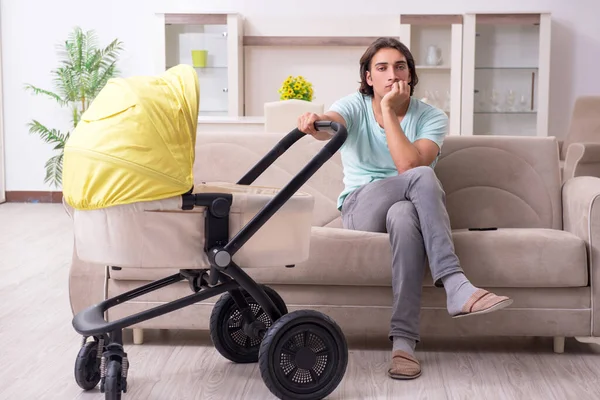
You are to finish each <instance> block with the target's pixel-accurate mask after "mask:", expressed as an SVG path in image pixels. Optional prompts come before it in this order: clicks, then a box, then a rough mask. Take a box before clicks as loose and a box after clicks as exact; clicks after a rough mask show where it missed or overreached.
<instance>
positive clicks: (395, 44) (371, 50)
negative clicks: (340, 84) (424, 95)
mask: <svg viewBox="0 0 600 400" xmlns="http://www.w3.org/2000/svg"><path fill="white" fill-rule="evenodd" d="M386 48H390V49H396V50H398V51H399V52H400V53H402V54H403V55H404V57H406V63H407V64H408V70H409V71H410V77H411V79H410V83H409V84H408V85H409V86H410V95H411V96H412V94H413V93H414V91H415V86H417V83H418V82H419V77H418V76H417V70H416V68H415V59H414V57H413V55H412V53H411V52H410V50H408V47H406V46H405V45H404V44H403V43H402V42H400V41H399V40H398V39H394V38H390V37H382V38H379V39H377V40H376V41H374V42H373V43H372V44H371V45H370V46H369V47H368V48H367V50H366V51H365V52H364V54H363V55H362V57H361V58H360V88H359V89H358V90H359V91H360V92H361V93H362V94H364V95H367V96H373V94H374V93H373V87H371V86H369V84H368V83H367V71H369V72H370V71H371V61H372V60H373V56H374V55H375V53H377V52H378V51H379V50H381V49H386Z"/></svg>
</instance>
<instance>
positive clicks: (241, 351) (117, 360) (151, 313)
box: [72, 121, 348, 399]
mask: <svg viewBox="0 0 600 400" xmlns="http://www.w3.org/2000/svg"><path fill="white" fill-rule="evenodd" d="M315 128H316V129H319V130H320V129H321V128H332V129H333V130H334V131H335V134H334V136H333V137H332V138H331V139H330V140H329V142H328V143H327V144H326V145H325V146H324V147H323V148H322V149H321V150H320V151H319V152H318V154H317V155H316V156H315V157H314V158H313V159H312V160H311V161H310V162H309V163H308V164H307V165H306V166H305V167H304V168H303V169H302V170H301V171H300V172H299V173H298V174H297V175H296V176H294V177H293V178H292V179H291V180H290V182H289V183H288V184H287V185H286V186H285V187H283V188H282V189H281V190H280V191H279V192H278V193H277V194H276V195H275V196H274V197H273V198H272V199H271V200H270V201H269V202H268V203H267V204H266V205H265V206H264V207H263V208H262V209H261V210H260V211H259V212H258V213H257V214H256V215H255V216H254V217H253V218H252V219H251V220H250V221H249V222H248V223H247V224H246V225H245V226H244V227H242V229H241V230H240V231H239V232H238V233H237V234H236V235H235V236H234V237H233V238H232V239H231V240H229V211H230V208H231V205H232V195H231V194H226V193H200V194H193V193H192V191H193V189H192V190H190V191H189V192H188V193H185V194H183V195H182V209H183V210H191V209H193V208H194V207H205V211H204V217H205V236H204V240H205V243H204V251H205V253H206V254H207V257H208V260H209V263H210V268H208V269H182V270H180V271H179V273H177V274H173V275H171V276H168V277H165V278H163V279H160V280H156V281H154V282H151V283H149V284H146V285H143V286H141V287H139V288H136V289H133V290H130V291H128V292H126V293H122V294H120V295H118V296H115V297H112V298H109V299H106V300H104V301H102V302H100V303H98V304H96V305H93V306H91V307H88V308H86V309H85V310H83V311H81V312H80V313H78V314H77V315H75V316H74V318H73V321H72V324H73V327H74V329H75V331H77V333H79V334H81V335H82V336H83V342H82V347H81V349H80V351H79V354H78V357H77V359H76V363H75V379H76V381H77V383H78V384H79V386H80V387H81V388H82V389H84V390H91V389H93V388H94V387H96V385H97V384H98V383H99V382H100V383H101V385H100V390H101V392H103V393H105V398H106V399H120V398H121V393H124V392H127V375H128V370H129V359H128V357H127V353H126V352H125V351H124V348H123V336H122V330H123V329H124V328H127V327H130V326H132V325H135V324H138V323H140V322H143V321H146V320H149V319H152V318H155V317H159V316H161V315H164V314H167V313H170V312H173V311H176V310H179V309H181V308H184V307H187V306H190V305H192V304H195V303H197V302H200V301H203V300H206V299H209V298H211V297H214V296H216V295H222V296H221V298H220V299H219V301H218V302H217V303H216V304H215V306H214V308H213V312H212V315H211V321H210V328H211V329H210V333H211V338H212V340H213V343H214V345H215V347H216V349H217V350H218V351H219V352H220V353H221V354H222V355H223V356H224V357H226V358H228V359H229V360H231V361H234V362H256V361H258V362H259V365H260V371H261V375H262V378H263V380H264V382H265V384H266V385H267V387H269V389H270V390H271V392H272V393H273V394H274V395H275V396H277V397H279V398H281V399H283V398H286V399H288V398H293V399H320V398H323V397H326V396H327V395H329V394H330V393H331V392H333V390H335V388H336V387H337V386H338V385H339V383H340V382H341V380H342V378H343V376H344V374H345V370H346V367H347V362H348V348H347V343H346V339H345V337H344V335H343V333H342V331H341V329H340V328H339V326H338V325H337V324H336V323H335V322H334V321H333V320H332V319H331V318H329V317H328V316H326V315H324V314H322V313H320V312H317V311H313V310H299V311H294V312H291V313H288V311H287V307H286V305H285V302H284V301H283V300H282V299H281V297H279V295H278V294H277V293H276V292H275V291H274V290H273V289H271V288H269V287H267V286H265V285H259V284H258V283H257V282H256V281H254V280H253V279H252V278H251V277H250V276H249V275H248V274H247V273H246V272H244V270H243V269H242V268H241V267H240V266H238V265H236V264H235V263H234V262H233V261H232V258H233V255H234V254H235V253H236V252H237V251H238V250H239V249H240V248H241V247H242V246H243V245H244V244H245V243H246V242H247V241H248V240H249V239H250V238H251V237H252V235H254V234H255V233H256V232H257V231H258V230H259V229H260V228H261V227H262V226H263V225H264V224H265V223H266V222H267V221H268V220H269V218H270V217H271V216H273V214H275V213H276V212H277V210H279V208H280V207H281V206H283V204H284V203H285V202H286V201H287V200H288V199H290V197H292V195H293V194H294V193H295V192H296V191H298V190H299V189H300V188H301V187H302V185H304V183H305V182H306V181H308V179H309V178H310V177H311V176H312V175H313V174H314V173H315V172H316V171H317V170H318V169H319V168H320V167H321V166H322V165H323V164H324V163H325V162H326V161H327V160H329V159H330V158H331V157H332V156H333V155H334V154H335V153H336V152H337V151H338V150H339V148H340V147H341V146H342V145H343V143H344V142H345V140H346V138H347V132H346V129H345V127H344V126H343V125H340V124H338V123H336V122H332V121H319V122H316V123H315ZM304 136H305V134H304V133H303V132H301V131H299V130H298V129H294V130H293V131H291V132H290V133H289V134H287V135H286V136H285V137H283V138H282V139H281V140H280V141H279V142H278V143H277V144H276V145H275V146H274V147H273V149H272V150H271V151H270V152H269V153H267V154H266V155H265V156H264V157H263V158H262V159H261V160H260V161H259V162H258V163H257V164H256V165H255V166H254V167H253V168H252V169H251V170H250V171H248V172H247V173H246V174H245V175H244V176H243V177H242V178H241V179H240V180H239V181H238V184H241V185H250V184H252V183H253V182H254V181H255V180H256V179H257V178H258V177H259V176H260V175H261V174H262V173H263V172H264V171H265V170H266V169H267V168H268V167H269V166H270V165H271V164H272V163H273V162H274V161H275V160H276V159H277V158H279V157H280V156H281V155H282V154H283V153H285V151H286V150H287V149H289V148H290V147H291V146H292V145H293V144H294V143H295V142H297V141H298V140H299V139H301V138H302V137H304ZM286 267H293V265H288V266H286ZM113 268H115V267H113ZM116 268H119V267H116ZM183 280H187V281H188V283H189V285H190V288H191V290H192V292H193V294H191V295H188V296H185V297H182V298H180V299H177V300H174V301H171V302H169V303H166V304H161V305H158V306H156V307H154V308H152V309H150V310H146V311H142V312H139V313H137V314H134V315H130V316H127V317H124V318H121V319H118V320H116V321H111V322H108V321H107V320H106V319H105V313H106V311H107V310H109V309H110V308H112V307H115V306H117V305H119V304H122V303H124V302H127V301H129V300H132V299H135V298H137V297H140V296H142V295H144V294H147V293H150V292H153V291H155V290H159V289H161V288H164V287H167V286H169V285H172V284H174V283H177V282H180V281H183ZM232 321H233V322H232ZM232 323H233V325H237V326H233V327H232V326H231V324H232ZM269 325H270V326H269ZM237 331H241V332H240V333H238V332H237ZM241 333H243V335H245V336H244V338H243V339H241V336H240V334H241ZM298 335H302V336H298ZM90 337H93V341H88V339H89V338H90ZM299 337H303V340H301V342H302V341H303V343H298V340H299V339H298V338H299ZM240 340H242V341H243V343H240ZM282 359H283V360H284V362H282V361H281V360H282ZM283 364H285V365H283Z"/></svg>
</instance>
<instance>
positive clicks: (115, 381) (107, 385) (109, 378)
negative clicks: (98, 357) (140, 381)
mask: <svg viewBox="0 0 600 400" xmlns="http://www.w3.org/2000/svg"><path fill="white" fill-rule="evenodd" d="M122 386H123V385H122V367H121V363H120V362H119V361H118V360H110V361H109V362H108V366H107V368H106V377H105V381H104V398H105V400H120V399H121V392H122V391H123V387H122Z"/></svg>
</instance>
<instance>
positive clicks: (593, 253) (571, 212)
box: [562, 176, 600, 336]
mask: <svg viewBox="0 0 600 400" xmlns="http://www.w3.org/2000/svg"><path fill="white" fill-rule="evenodd" d="M562 198H563V229H564V230H565V231H567V232H571V233H573V234H574V235H576V236H578V237H580V238H581V239H583V240H584V241H585V243H586V247H587V249H588V263H589V269H588V272H589V282H590V286H591V290H592V298H591V303H592V331H591V332H590V335H591V336H600V178H596V177H591V176H580V177H575V178H572V179H570V180H568V181H567V182H566V183H565V184H564V186H563V192H562Z"/></svg>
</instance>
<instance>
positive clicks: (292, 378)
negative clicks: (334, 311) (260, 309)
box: [258, 310, 348, 400]
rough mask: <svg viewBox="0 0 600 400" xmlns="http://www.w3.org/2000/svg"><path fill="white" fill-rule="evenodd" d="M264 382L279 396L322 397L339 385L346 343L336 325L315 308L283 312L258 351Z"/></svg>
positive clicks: (346, 349) (343, 370) (343, 366)
mask: <svg viewBox="0 0 600 400" xmlns="http://www.w3.org/2000/svg"><path fill="white" fill-rule="evenodd" d="M258 362H259V367H260V373H261V375H262V378H263V380H264V382H265V385H266V386H267V387H268V388H269V390H270V391H271V393H273V394H274V395H275V396H277V397H278V398H280V399H302V400H307V399H310V400H313V399H322V398H324V397H327V396H328V395H330V394H331V393H332V392H333V391H334V390H335V389H336V388H337V386H338V385H339V384H340V382H341V381H342V378H343V377H344V374H345V373H346V367H347V365H348V345H347V342H346V338H345V337H344V334H343V333H342V330H341V329H340V328H339V326H338V325H337V324H336V323H335V321H333V320H332V319H331V318H330V317H328V316H327V315H324V314H322V313H320V312H318V311H314V310H300V311H294V312H291V313H289V314H287V315H284V316H283V317H282V318H280V319H279V320H278V321H276V322H275V323H274V324H273V326H272V327H271V328H270V329H269V330H268V332H267V335H266V336H265V338H264V339H263V342H262V343H261V346H260V353H259V360H258Z"/></svg>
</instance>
